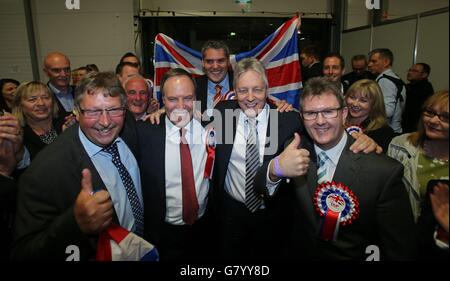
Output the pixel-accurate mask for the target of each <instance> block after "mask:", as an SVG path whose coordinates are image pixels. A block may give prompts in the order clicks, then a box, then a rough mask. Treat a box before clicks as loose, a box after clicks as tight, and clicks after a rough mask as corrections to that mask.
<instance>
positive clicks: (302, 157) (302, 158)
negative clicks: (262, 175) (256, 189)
mask: <svg viewBox="0 0 450 281" xmlns="http://www.w3.org/2000/svg"><path fill="white" fill-rule="evenodd" d="M300 142H301V138H300V135H299V134H298V133H295V134H294V140H293V141H292V142H291V143H290V144H289V145H288V146H287V147H286V148H285V149H284V150H283V152H282V153H281V154H280V155H279V156H278V164H275V163H274V162H275V161H277V160H276V159H274V160H273V161H272V162H271V163H270V167H269V176H270V179H271V180H273V181H276V180H278V179H279V177H280V174H279V173H280V172H281V173H282V176H283V177H286V178H293V177H298V176H303V175H305V174H306V172H307V171H308V166H309V161H310V159H309V151H308V150H306V149H303V148H299V146H300ZM276 165H277V166H278V167H277V169H276V170H277V171H275V166H276Z"/></svg>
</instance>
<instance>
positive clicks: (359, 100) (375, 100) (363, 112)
mask: <svg viewBox="0 0 450 281" xmlns="http://www.w3.org/2000/svg"><path fill="white" fill-rule="evenodd" d="M345 102H346V103H347V107H348V113H349V114H348V116H347V121H346V125H347V127H348V128H350V127H352V126H356V127H359V128H360V129H361V130H362V131H363V132H364V133H365V134H366V135H368V136H369V137H371V138H372V139H373V140H374V141H375V142H376V143H378V145H380V146H381V147H382V148H383V151H384V152H386V150H387V148H388V146H389V143H390V142H391V140H392V138H393V137H394V136H395V133H394V131H393V130H392V128H391V127H389V125H388V124H387V120H386V110H385V108H384V99H383V94H382V93H381V89H380V86H378V84H377V83H376V82H375V81H372V80H368V79H363V80H359V81H357V82H355V83H354V84H352V86H351V87H350V88H349V89H348V90H347V94H346V96H345Z"/></svg>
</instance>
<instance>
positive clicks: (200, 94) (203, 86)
mask: <svg viewBox="0 0 450 281" xmlns="http://www.w3.org/2000/svg"><path fill="white" fill-rule="evenodd" d="M228 82H229V85H230V90H232V89H233V74H232V73H231V72H229V73H228ZM195 83H196V84H197V87H196V90H195V95H196V96H197V100H198V101H200V102H201V112H202V113H203V112H205V110H206V109H207V105H208V76H206V75H202V76H199V77H197V78H195Z"/></svg>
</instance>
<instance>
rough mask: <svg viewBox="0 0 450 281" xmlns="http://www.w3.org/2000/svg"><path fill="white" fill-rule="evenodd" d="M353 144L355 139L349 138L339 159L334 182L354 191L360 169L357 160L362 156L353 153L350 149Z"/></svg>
mask: <svg viewBox="0 0 450 281" xmlns="http://www.w3.org/2000/svg"><path fill="white" fill-rule="evenodd" d="M353 142H354V141H353V138H352V137H351V136H348V138H347V143H346V145H345V148H344V150H343V151H342V154H341V157H340V158H339V162H338V164H337V167H336V171H335V172H334V176H333V181H335V182H340V183H342V184H344V185H346V186H348V187H350V189H352V186H353V183H354V181H355V179H356V176H357V175H358V171H359V168H360V167H359V166H358V165H357V160H358V159H359V158H360V155H359V154H356V153H353V152H352V151H350V149H349V148H350V145H351V144H352V143H353Z"/></svg>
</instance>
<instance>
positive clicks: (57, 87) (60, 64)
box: [44, 52, 75, 124]
mask: <svg viewBox="0 0 450 281" xmlns="http://www.w3.org/2000/svg"><path fill="white" fill-rule="evenodd" d="M44 72H45V74H47V76H48V79H49V80H48V83H47V85H48V88H49V89H50V92H51V93H53V95H54V97H55V100H56V104H57V105H58V118H59V119H61V120H64V118H65V117H67V116H69V115H71V114H72V112H73V109H74V106H73V105H74V103H73V97H74V92H75V89H74V87H72V86H70V74H71V72H70V60H69V58H68V57H67V56H66V55H64V54H62V53H60V52H51V53H49V54H47V56H46V57H45V59H44ZM62 123H64V122H63V121H61V124H62Z"/></svg>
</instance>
